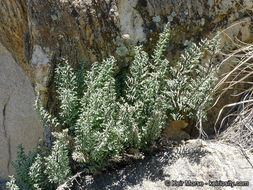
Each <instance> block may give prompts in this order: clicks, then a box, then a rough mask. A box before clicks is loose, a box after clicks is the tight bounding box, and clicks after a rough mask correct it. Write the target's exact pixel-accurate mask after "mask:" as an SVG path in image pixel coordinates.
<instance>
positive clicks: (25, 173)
mask: <svg viewBox="0 0 253 190" xmlns="http://www.w3.org/2000/svg"><path fill="white" fill-rule="evenodd" d="M38 153H39V149H38V148H36V149H35V150H34V151H32V152H29V153H28V155H26V154H25V151H24V148H23V146H22V145H19V146H18V151H17V159H16V161H15V162H13V163H12V166H13V168H14V169H15V178H16V182H17V185H18V186H19V187H20V188H21V189H27V190H28V189H29V190H30V189H33V181H32V179H31V178H30V176H29V170H30V167H31V166H32V164H33V163H34V161H35V158H36V155H37V154H38Z"/></svg>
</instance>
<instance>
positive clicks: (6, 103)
mask: <svg viewBox="0 0 253 190" xmlns="http://www.w3.org/2000/svg"><path fill="white" fill-rule="evenodd" d="M34 99H35V96H34V92H33V89H32V86H31V83H30V81H29V80H28V78H27V77H26V76H25V74H24V72H23V71H22V69H21V68H20V66H18V65H17V64H16V62H15V61H14V59H13V58H12V56H11V55H10V53H9V52H8V51H7V50H6V49H5V48H4V47H3V46H2V45H1V44H0V178H7V177H8V175H10V174H13V169H12V167H11V161H14V160H15V157H16V150H17V149H16V147H17V146H18V145H19V144H23V145H24V147H25V150H26V151H28V150H32V149H33V148H34V146H35V145H36V143H37V141H38V139H39V137H42V134H43V128H42V125H41V123H40V121H39V118H38V116H37V113H36V112H35V111H34V109H33V104H34Z"/></svg>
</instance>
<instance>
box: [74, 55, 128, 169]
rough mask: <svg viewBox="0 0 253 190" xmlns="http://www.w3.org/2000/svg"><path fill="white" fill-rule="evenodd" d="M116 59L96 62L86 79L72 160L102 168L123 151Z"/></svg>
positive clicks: (111, 58)
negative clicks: (116, 82) (117, 94)
mask: <svg viewBox="0 0 253 190" xmlns="http://www.w3.org/2000/svg"><path fill="white" fill-rule="evenodd" d="M114 74H115V59H114V58H113V57H110V58H108V59H107V60H105V61H103V62H102V64H101V63H94V64H93V66H92V68H91V71H89V72H87V74H86V76H85V79H86V80H85V86H87V90H86V91H85V92H84V94H83V97H82V98H81V100H80V102H81V107H80V116H79V119H78V120H77V123H76V126H75V129H76V130H75V134H76V136H75V152H74V153H73V158H74V159H75V160H77V161H81V162H84V163H87V164H89V165H90V164H93V165H97V166H98V167H101V166H103V165H105V164H106V162H107V161H108V160H109V159H110V158H112V157H115V156H117V155H119V153H120V152H121V151H122V149H123V144H122V142H123V135H124V134H123V131H124V130H123V129H122V128H121V127H120V126H119V125H117V117H118V116H117V115H118V111H119V110H118V105H117V102H116V90H115V79H114V77H113V76H114Z"/></svg>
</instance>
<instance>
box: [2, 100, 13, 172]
mask: <svg viewBox="0 0 253 190" xmlns="http://www.w3.org/2000/svg"><path fill="white" fill-rule="evenodd" d="M10 97H11V96H8V99H7V101H6V102H5V104H4V108H3V131H4V136H5V138H7V144H8V155H9V157H8V163H7V168H8V172H9V171H10V162H11V143H10V137H9V136H8V135H7V130H6V124H5V123H6V108H7V106H8V104H9V101H10Z"/></svg>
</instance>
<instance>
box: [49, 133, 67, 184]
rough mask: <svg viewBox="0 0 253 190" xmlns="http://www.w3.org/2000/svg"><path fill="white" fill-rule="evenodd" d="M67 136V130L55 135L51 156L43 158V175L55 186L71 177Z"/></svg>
mask: <svg viewBox="0 0 253 190" xmlns="http://www.w3.org/2000/svg"><path fill="white" fill-rule="evenodd" d="M67 134H68V130H67V129H64V130H63V131H62V132H61V133H56V134H55V137H56V141H54V143H53V147H52V150H51V154H50V155H49V156H47V157H45V165H46V169H45V174H46V175H47V176H48V180H49V182H51V183H54V184H57V185H60V184H62V183H63V182H64V181H65V180H66V179H67V178H68V177H69V176H70V175H71V170H70V163H69V157H68V147H67V146H68V140H67V138H66V137H67Z"/></svg>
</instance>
